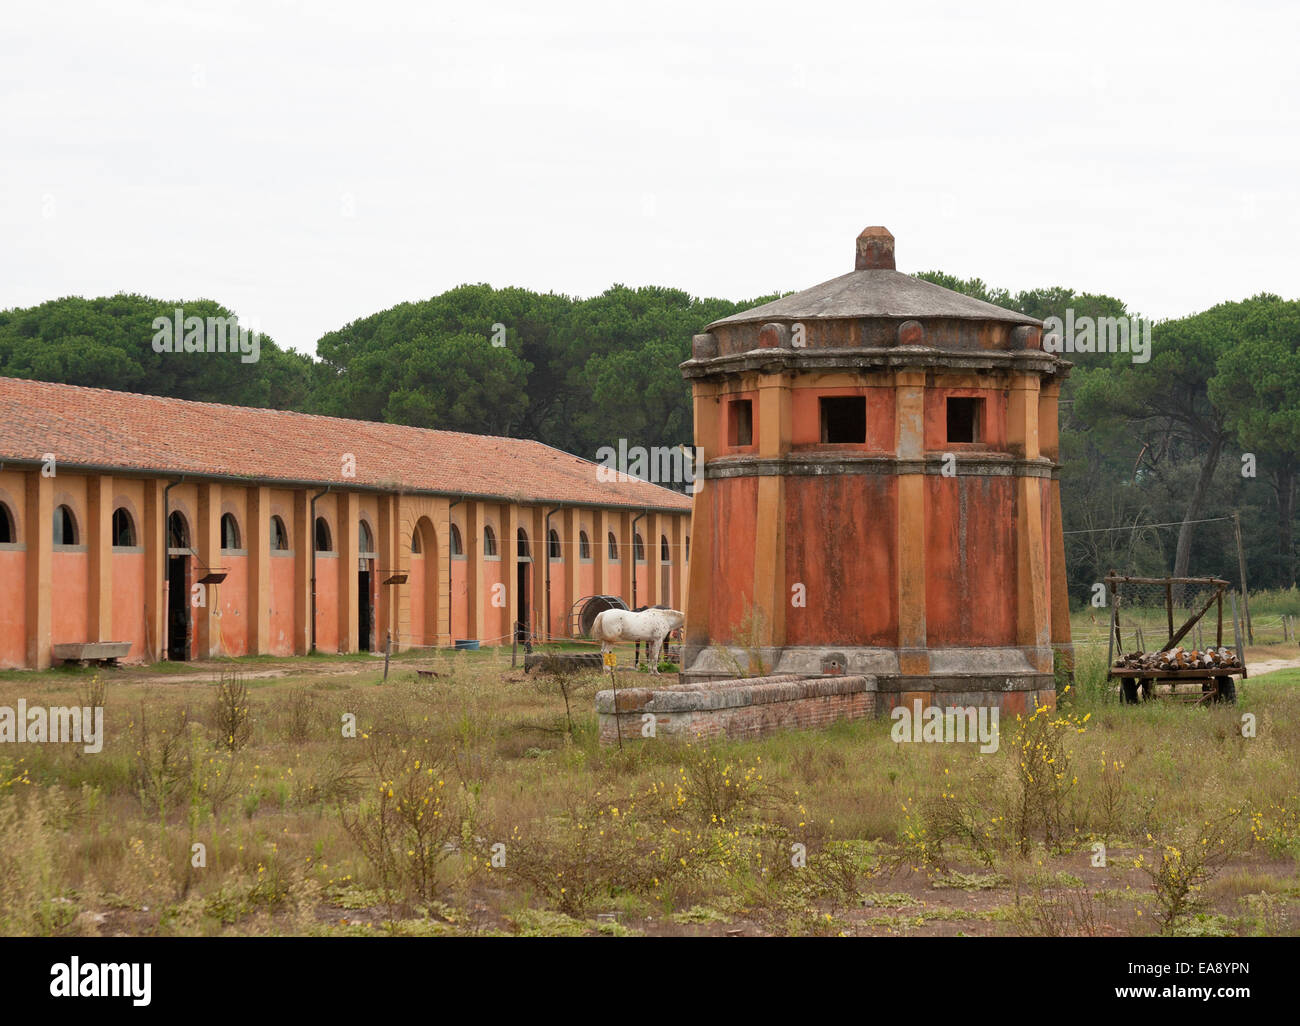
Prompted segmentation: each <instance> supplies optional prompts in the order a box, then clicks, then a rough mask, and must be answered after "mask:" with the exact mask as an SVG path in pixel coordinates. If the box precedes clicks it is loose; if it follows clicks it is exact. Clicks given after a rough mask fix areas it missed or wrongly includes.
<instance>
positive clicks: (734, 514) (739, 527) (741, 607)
mask: <svg viewBox="0 0 1300 1026" xmlns="http://www.w3.org/2000/svg"><path fill="white" fill-rule="evenodd" d="M703 499H704V501H706V502H709V503H711V504H712V515H713V522H714V523H715V524H717V525H718V531H717V534H716V535H715V537H714V540H713V566H712V568H711V572H712V577H713V580H714V581H717V582H723V581H725V582H727V586H726V587H715V588H714V589H713V590H712V592H711V594H710V598H709V602H710V608H709V622H710V623H711V624H712V625H713V630H714V634H715V637H716V638H717V639H718V640H727V641H729V640H732V639H733V638H734V637H736V636H737V634H738V633H739V632H740V630H741V627H742V625H743V624H744V622H745V620H746V618H747V617H749V616H750V614H751V612H752V609H753V604H754V585H753V581H754V541H753V539H754V534H755V531H756V530H757V518H758V517H757V514H758V480H757V478H752V477H748V478H733V479H730V480H720V481H710V482H709V485H708V487H707V488H706V489H705V491H704V494H703Z"/></svg>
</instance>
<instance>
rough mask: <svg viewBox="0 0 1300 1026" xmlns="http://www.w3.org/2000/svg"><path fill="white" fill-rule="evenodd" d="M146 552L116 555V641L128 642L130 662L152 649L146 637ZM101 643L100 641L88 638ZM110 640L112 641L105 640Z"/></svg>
mask: <svg viewBox="0 0 1300 1026" xmlns="http://www.w3.org/2000/svg"><path fill="white" fill-rule="evenodd" d="M144 599H145V579H144V553H143V552H114V553H113V629H112V631H111V632H110V633H111V634H112V639H111V640H113V641H129V642H130V643H131V650H130V652H128V653H127V659H128V660H129V661H137V660H143V659H145V658H146V653H147V652H148V650H149V646H148V639H147V638H146V636H145V616H144V608H145V600H144ZM87 640H94V641H99V640H101V639H99V638H94V639H89V638H88V639H87ZM103 640H109V639H103Z"/></svg>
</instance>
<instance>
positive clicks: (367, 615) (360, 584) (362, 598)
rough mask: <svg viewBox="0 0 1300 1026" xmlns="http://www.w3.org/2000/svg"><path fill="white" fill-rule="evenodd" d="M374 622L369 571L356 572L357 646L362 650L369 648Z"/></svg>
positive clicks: (367, 650)
mask: <svg viewBox="0 0 1300 1026" xmlns="http://www.w3.org/2000/svg"><path fill="white" fill-rule="evenodd" d="M374 622H375V607H374V600H373V599H372V598H371V595H370V571H369V569H366V570H362V571H360V572H359V573H358V574H357V648H359V649H360V650H361V651H362V652H369V651H370V649H371V639H370V632H371V628H372V626H373V625H374Z"/></svg>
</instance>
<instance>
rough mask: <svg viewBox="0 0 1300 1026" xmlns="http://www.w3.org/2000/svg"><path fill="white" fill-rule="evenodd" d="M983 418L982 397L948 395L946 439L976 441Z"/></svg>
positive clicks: (978, 438)
mask: <svg viewBox="0 0 1300 1026" xmlns="http://www.w3.org/2000/svg"><path fill="white" fill-rule="evenodd" d="M983 420H984V400H983V399H971V398H967V397H965V396H949V397H948V441H950V442H978V441H979V440H980V433H981V429H982V428H983V423H982V422H983Z"/></svg>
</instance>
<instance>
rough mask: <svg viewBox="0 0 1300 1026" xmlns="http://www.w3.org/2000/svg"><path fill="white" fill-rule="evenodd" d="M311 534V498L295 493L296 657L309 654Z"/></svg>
mask: <svg viewBox="0 0 1300 1026" xmlns="http://www.w3.org/2000/svg"><path fill="white" fill-rule="evenodd" d="M315 530H316V525H315V524H313V523H312V522H311V496H310V495H308V494H307V491H306V489H299V490H297V491H295V492H294V493H293V650H294V651H295V652H296V653H298V654H299V655H306V654H307V653H308V652H310V651H311V634H312V622H311V575H312V570H313V569H314V568H313V566H312V557H311V553H312V541H313V539H314V532H315Z"/></svg>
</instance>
